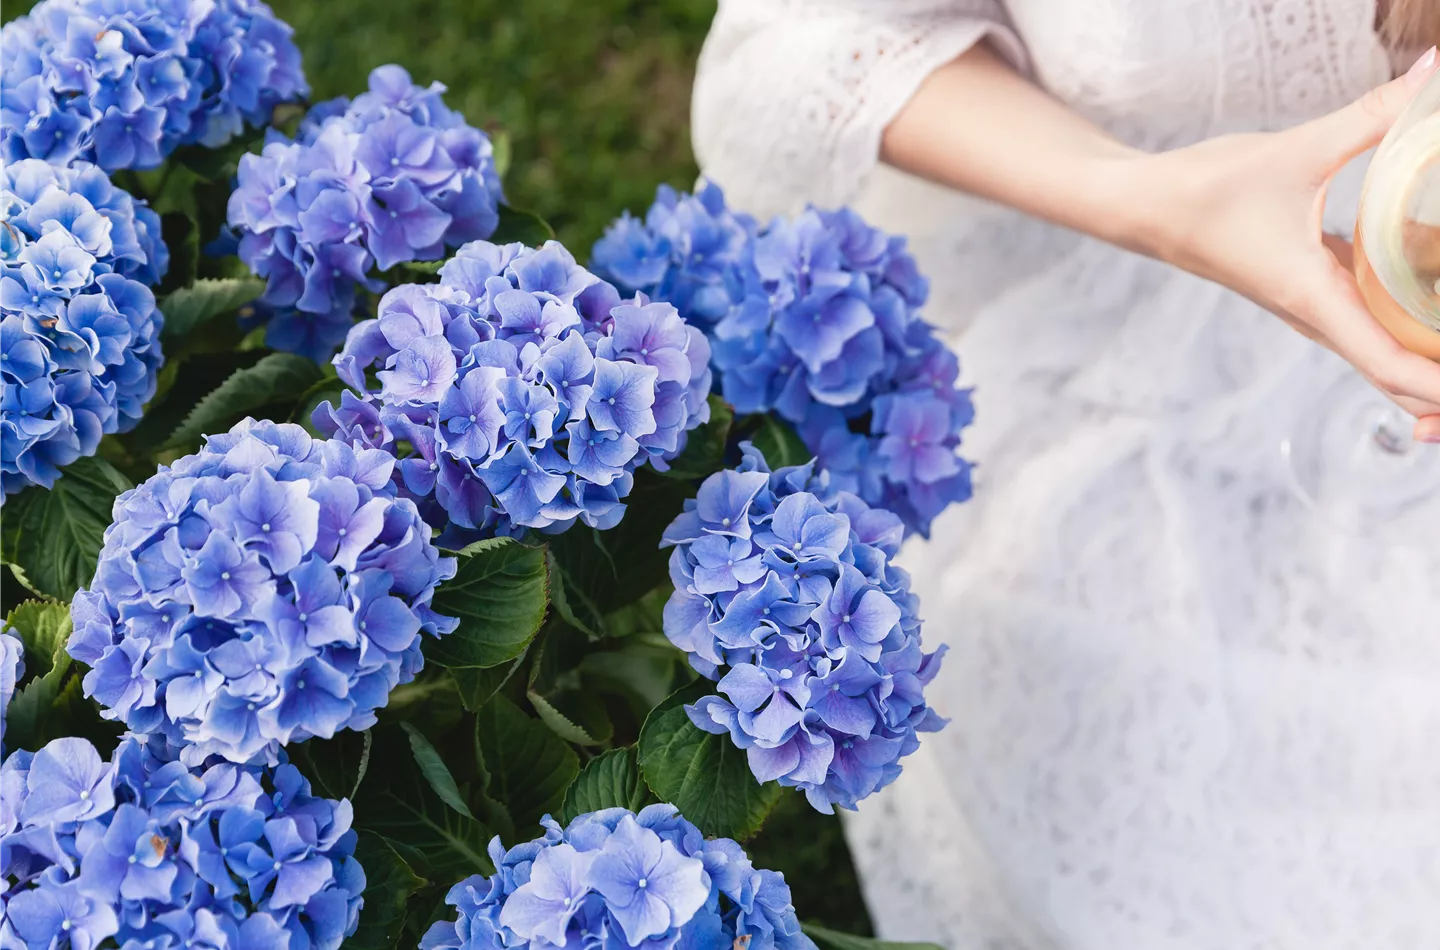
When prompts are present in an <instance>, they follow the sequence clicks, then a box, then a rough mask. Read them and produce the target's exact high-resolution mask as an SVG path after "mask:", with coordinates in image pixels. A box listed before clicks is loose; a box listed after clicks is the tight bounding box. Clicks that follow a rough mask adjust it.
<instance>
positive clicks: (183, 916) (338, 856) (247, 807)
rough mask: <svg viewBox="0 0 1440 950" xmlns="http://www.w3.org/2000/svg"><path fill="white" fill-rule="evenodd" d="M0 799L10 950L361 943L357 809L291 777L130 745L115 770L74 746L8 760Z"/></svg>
mask: <svg viewBox="0 0 1440 950" xmlns="http://www.w3.org/2000/svg"><path fill="white" fill-rule="evenodd" d="M0 792H3V794H0V799H3V802H0V835H3V837H4V841H5V843H4V846H3V848H0V876H3V878H4V880H5V883H6V885H7V887H6V890H5V893H4V894H3V896H0V901H3V908H0V910H3V912H0V946H3V947H7V948H9V947H16V948H20V947H27V948H28V947H70V948H73V950H89V948H92V947H97V946H101V945H106V946H116V945H119V946H123V947H129V948H138V947H207V948H213V950H289V948H293V947H313V948H316V950H334V948H337V947H339V946H340V944H341V941H343V940H344V938H345V937H346V936H347V935H349V934H351V933H353V932H354V930H355V927H356V924H357V922H358V917H359V912H360V906H361V903H362V899H361V893H362V892H363V891H364V889H365V872H364V870H363V869H362V868H361V867H360V865H359V863H358V862H356V860H355V858H354V857H353V852H354V849H355V832H354V831H352V830H351V828H350V824H351V818H352V811H351V807H350V803H349V802H348V801H332V800H330V799H326V798H322V797H319V796H316V795H314V794H313V793H312V791H311V787H310V783H309V782H307V781H306V780H305V778H304V777H303V776H302V775H301V774H300V772H299V771H298V770H296V768H295V767H294V766H293V765H289V764H281V765H279V766H278V767H276V768H273V769H267V768H257V767H243V766H236V765H232V764H229V763H224V764H218V765H212V766H210V767H209V768H207V769H204V770H203V771H202V770H199V769H190V768H186V767H185V766H184V765H182V764H180V763H179V762H176V761H173V760H171V759H169V758H168V757H167V756H166V755H165V752H164V748H163V744H161V745H158V746H157V744H155V743H150V744H147V743H145V742H143V741H140V740H138V739H135V738H127V739H125V740H124V741H123V742H121V744H120V746H119V748H117V749H116V751H115V753H114V755H113V756H111V758H110V759H109V761H106V760H105V759H103V758H102V757H101V755H100V753H99V752H97V751H96V749H95V747H94V746H92V745H91V744H90V743H89V742H87V741H86V740H84V739H79V738H64V739H56V740H54V741H53V742H50V743H49V744H48V745H46V746H45V747H44V748H42V749H40V750H39V751H38V752H35V753H30V752H24V751H19V752H15V753H13V754H11V755H10V756H9V757H8V758H7V759H6V760H5V762H4V765H3V766H0ZM105 941H112V942H110V943H105Z"/></svg>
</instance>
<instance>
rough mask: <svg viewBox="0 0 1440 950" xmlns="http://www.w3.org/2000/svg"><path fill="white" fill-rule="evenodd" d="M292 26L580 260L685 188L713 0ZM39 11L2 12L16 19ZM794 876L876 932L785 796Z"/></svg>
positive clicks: (835, 832)
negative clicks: (492, 148) (420, 115)
mask: <svg viewBox="0 0 1440 950" xmlns="http://www.w3.org/2000/svg"><path fill="white" fill-rule="evenodd" d="M270 2H271V5H272V6H273V7H274V9H275V12H276V13H277V14H278V15H279V16H280V17H281V18H282V19H284V20H286V21H287V22H289V23H290V24H291V25H292V26H293V27H294V28H295V34H296V41H297V43H298V44H299V46H300V50H301V52H302V54H303V55H304V62H305V73H306V76H307V77H308V78H309V80H310V84H311V86H312V88H313V90H314V92H313V95H314V97H315V99H317V100H319V99H328V98H331V97H333V96H340V95H354V94H356V93H357V92H360V91H362V90H363V89H364V88H365V82H366V75H367V74H368V73H369V71H370V70H371V69H372V68H373V67H375V66H379V65H382V64H385V63H399V64H401V65H403V66H404V67H406V68H407V69H408V70H409V71H410V74H411V76H412V77H413V78H414V79H415V81H416V82H420V83H429V82H431V81H439V82H442V83H444V84H445V85H446V86H448V87H449V92H448V93H447V94H446V101H447V102H448V103H449V105H450V106H452V107H453V108H456V109H459V110H460V111H462V112H463V113H464V114H465V116H466V117H467V118H468V119H469V120H470V122H471V124H473V125H477V126H480V127H483V128H485V129H486V130H487V131H489V132H491V133H504V134H505V135H506V136H507V137H508V138H509V140H510V146H511V162H510V169H509V172H508V174H507V176H506V180H505V190H506V195H507V198H508V200H509V201H510V203H511V204H512V205H514V206H516V207H519V208H524V209H526V210H529V211H533V212H535V213H537V214H539V215H540V216H541V217H543V218H545V219H546V220H547V221H549V222H550V224H551V225H552V226H554V228H555V230H556V232H557V235H558V236H559V238H560V239H561V240H562V241H564V242H565V244H566V245H567V246H568V247H569V248H570V249H571V250H572V251H573V252H574V253H575V256H576V257H577V258H578V259H580V260H581V261H584V260H586V259H587V258H588V257H589V249H590V246H591V245H592V244H593V243H594V241H595V239H596V238H598V237H599V236H600V234H601V233H602V232H603V230H604V228H605V225H606V224H607V223H608V222H609V221H610V220H611V219H613V218H614V217H615V216H616V215H618V214H619V213H620V211H621V210H623V209H627V208H628V209H630V210H631V211H634V212H642V211H643V210H644V209H645V208H646V207H648V206H649V204H650V201H651V199H652V198H653V197H654V194H655V187H656V185H659V184H660V183H662V182H665V183H669V184H671V185H674V186H676V187H677V188H682V189H688V188H689V187H690V186H691V185H692V184H693V183H694V181H695V177H696V174H697V170H696V167H695V160H694V158H693V156H692V155H691V153H690V122H689V117H690V84H691V81H692V79H693V75H694V63H695V58H696V56H697V55H698V54H699V52H700V45H701V43H702V42H703V41H704V38H705V31H706V29H707V28H708V27H709V24H710V19H711V17H713V16H714V12H715V5H714V2H713V0H650V2H635V0H521V2H515V0H510V2H499V0H270ZM32 5H33V2H32V0H10V2H7V3H5V4H4V12H3V16H4V19H6V20H10V19H13V18H14V17H16V16H19V15H20V14H22V13H24V12H25V11H27V10H28V9H29V8H30V7H31V6H32ZM747 849H748V850H749V851H750V853H751V856H752V857H753V858H754V860H755V863H756V865H757V866H759V867H768V868H773V869H775V870H778V871H782V872H784V873H785V877H786V880H787V881H789V883H790V885H791V888H792V890H793V892H794V897H795V906H796V908H797V910H798V911H799V913H800V916H801V917H802V919H807V920H814V921H817V922H819V923H823V924H825V925H827V926H829V927H832V928H834V929H837V930H847V931H850V932H852V933H859V934H869V933H870V921H869V917H868V916H867V914H866V912H865V907H864V904H863V902H862V901H861V898H860V891H859V886H858V884H857V881H856V876H855V871H854V868H853V866H852V864H851V861H850V855H849V852H848V850H847V849H846V847H845V841H844V838H843V837H842V836H841V833H840V825H839V820H838V819H837V818H834V817H827V816H824V815H820V814H818V813H816V812H815V811H813V810H812V809H810V808H809V806H808V805H807V804H806V803H805V800H804V798H803V797H802V796H801V795H799V794H798V793H790V794H787V795H786V796H785V797H784V798H783V799H782V803H781V805H780V807H779V808H777V809H776V811H775V813H774V814H773V815H772V817H771V819H770V821H769V822H768V823H767V825H766V827H765V830H764V831H763V832H761V834H760V835H759V836H758V837H757V838H756V839H754V840H753V841H751V842H749V843H747Z"/></svg>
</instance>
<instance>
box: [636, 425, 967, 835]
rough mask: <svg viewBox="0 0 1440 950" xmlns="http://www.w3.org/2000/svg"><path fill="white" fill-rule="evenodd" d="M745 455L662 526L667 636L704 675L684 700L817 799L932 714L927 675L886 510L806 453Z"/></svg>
mask: <svg viewBox="0 0 1440 950" xmlns="http://www.w3.org/2000/svg"><path fill="white" fill-rule="evenodd" d="M743 450H744V461H743V462H742V464H741V465H740V466H739V467H738V468H736V469H733V470H727V471H723V472H717V473H716V474H714V475H712V476H710V477H709V478H707V479H706V480H705V482H704V483H703V484H702V485H701V486H700V490H699V492H698V494H697V495H696V497H695V498H694V499H693V500H691V501H689V502H687V503H686V505H685V510H684V512H683V513H681V515H680V516H679V517H678V518H676V519H675V521H674V522H673V523H671V525H670V527H669V528H668V529H666V532H665V543H666V544H669V545H673V546H674V548H675V550H674V551H673V552H672V554H671V556H670V577H671V580H672V581H673V582H674V584H675V593H674V594H673V595H671V597H670V600H669V602H668V603H667V604H666V606H665V617H664V626H665V635H666V636H667V637H669V638H670V641H671V642H672V643H674V644H675V645H676V646H678V647H679V648H680V649H682V650H684V651H685V652H686V653H687V654H688V656H689V658H690V663H691V665H692V666H694V667H695V669H697V670H698V671H699V672H700V673H701V674H703V675H704V676H706V677H708V678H710V679H712V680H715V681H717V684H716V685H717V690H718V695H714V696H707V697H705V698H703V699H701V700H700V701H699V702H697V703H695V704H694V705H692V706H687V707H686V712H687V713H688V714H689V715H690V719H691V721H692V722H693V723H695V725H696V726H698V727H699V728H701V729H704V730H705V731H707V732H711V733H716V734H720V735H729V736H730V738H731V739H732V740H733V741H734V743H735V744H736V745H737V746H738V747H739V748H741V749H744V750H745V752H746V755H747V756H748V758H749V762H750V768H751V771H753V772H754V773H755V777H756V778H758V779H759V780H760V781H762V782H768V781H772V780H778V781H779V782H780V784H782V785H787V786H795V787H799V788H802V789H804V791H805V794H806V797H808V798H809V800H810V803H811V804H812V805H814V806H815V807H816V808H818V809H819V810H821V811H824V812H827V813H828V812H830V811H831V810H832V808H833V806H835V805H839V806H841V807H843V808H854V807H855V803H856V802H858V801H859V800H860V799H862V798H865V797H866V796H868V795H871V794H873V793H874V792H876V791H878V790H879V789H881V788H883V787H885V786H886V785H888V784H889V783H890V782H892V781H894V780H895V778H896V777H897V776H898V775H899V774H900V759H901V758H903V757H904V756H906V755H908V754H909V753H910V752H913V751H914V750H915V749H916V748H917V747H918V745H919V740H918V738H917V735H916V734H917V733H919V732H926V731H933V730H935V729H938V728H940V726H942V725H944V720H942V719H941V718H940V717H939V716H937V715H936V713H935V711H934V710H933V709H931V708H930V707H929V706H928V705H927V703H926V701H925V695H924V687H925V685H926V684H927V683H929V682H930V680H931V679H932V678H934V676H935V673H936V671H937V670H938V669H939V665H940V657H941V654H942V653H943V647H942V649H941V650H940V651H937V652H936V653H932V654H925V653H922V652H921V649H920V620H919V617H918V615H917V608H918V601H917V598H916V597H915V596H914V595H913V594H911V593H910V589H909V585H910V579H909V576H908V575H907V574H906V573H905V572H904V571H903V570H902V569H901V568H899V567H896V566H895V565H894V564H892V563H891V561H892V559H893V558H894V556H895V554H896V553H897V551H898V550H899V546H900V542H901V540H902V538H903V537H904V525H903V524H902V522H901V520H900V518H899V517H897V516H896V515H894V514H892V513H890V512H888V511H885V510H884V509H881V508H872V507H870V506H869V505H867V504H866V503H865V502H864V501H862V500H861V499H860V498H859V497H858V496H856V495H853V494H850V493H849V492H844V491H837V490H835V489H834V487H833V486H832V485H831V484H829V481H828V479H827V478H826V477H825V476H824V475H821V476H816V475H815V474H814V466H815V463H814V462H813V461H812V462H810V463H808V464H807V465H804V466H797V467H792V468H784V469H780V470H779V471H776V472H773V473H772V472H771V471H770V469H769V467H768V466H767V465H766V464H765V459H764V457H763V456H762V455H761V454H760V453H759V452H757V451H756V450H755V449H754V448H753V447H751V446H748V445H745V446H743Z"/></svg>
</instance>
